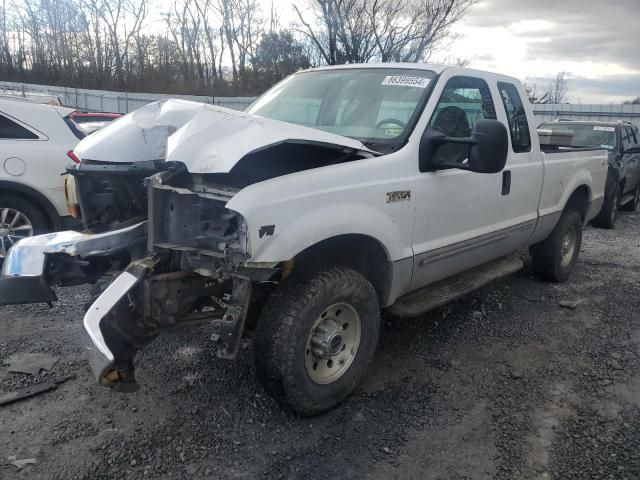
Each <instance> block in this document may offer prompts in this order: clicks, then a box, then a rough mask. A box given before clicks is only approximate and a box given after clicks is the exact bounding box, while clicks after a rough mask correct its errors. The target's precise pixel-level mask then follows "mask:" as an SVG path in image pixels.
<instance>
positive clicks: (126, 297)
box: [84, 170, 276, 391]
mask: <svg viewBox="0 0 640 480" xmlns="http://www.w3.org/2000/svg"><path fill="white" fill-rule="evenodd" d="M200 180H202V177H200V176H198V175H188V174H187V172H186V171H184V170H178V171H173V172H168V171H167V172H161V173H158V174H155V175H153V176H152V177H150V178H149V179H148V180H147V198H148V215H149V221H148V224H147V226H148V228H147V233H148V237H147V248H146V250H147V252H148V255H147V256H146V257H144V258H140V259H138V260H135V261H133V262H132V263H131V264H129V266H128V267H127V268H126V269H125V270H124V272H122V273H121V274H119V275H118V276H117V277H116V278H115V279H114V281H113V282H112V283H110V285H109V286H108V287H107V288H106V289H105V290H104V292H103V293H102V294H101V295H100V296H99V297H98V299H97V300H96V301H95V302H94V303H93V304H92V305H91V307H90V308H89V310H88V311H87V313H86V315H85V318H84V330H85V338H86V339H87V340H88V342H87V344H86V347H87V351H88V353H89V359H90V364H91V367H92V370H93V372H94V374H95V375H96V379H97V381H98V382H99V383H101V384H102V385H105V386H109V387H111V388H114V389H116V390H119V391H131V390H134V389H136V388H137V384H136V381H135V375H134V368H133V360H134V357H135V354H136V352H137V351H138V350H140V349H141V348H143V347H144V346H146V345H147V344H148V343H149V342H151V341H152V340H153V339H154V338H156V336H157V335H158V334H159V332H160V331H161V330H162V329H163V328H166V327H171V326H175V325H178V324H185V323H189V322H196V321H197V322H202V321H206V322H209V324H210V325H211V328H212V332H211V336H212V339H213V340H215V341H216V343H217V347H218V352H217V353H218V356H219V357H221V358H226V359H233V358H235V356H236V354H237V352H238V349H239V344H240V340H241V337H242V333H243V331H244V327H245V321H246V317H247V312H248V310H249V304H250V301H251V299H252V293H253V289H252V284H253V282H254V281H259V280H268V279H269V278H271V277H272V276H273V275H274V274H275V273H276V270H275V269H271V268H266V269H264V268H261V269H251V268H247V267H246V266H245V263H246V260H247V259H248V258H249V245H248V240H247V235H246V224H245V221H244V219H243V218H242V216H241V215H239V214H238V213H236V212H233V211H231V210H228V209H226V207H225V205H226V203H227V202H228V201H229V200H230V199H231V198H232V197H233V195H234V194H235V193H236V190H234V189H232V188H229V187H225V186H218V185H211V184H205V183H198V182H199V181H200Z"/></svg>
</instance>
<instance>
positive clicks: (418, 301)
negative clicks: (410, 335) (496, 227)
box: [389, 256, 524, 317]
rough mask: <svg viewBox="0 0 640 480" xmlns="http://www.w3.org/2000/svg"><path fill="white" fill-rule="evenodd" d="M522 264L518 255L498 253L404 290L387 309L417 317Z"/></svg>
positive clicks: (520, 268) (394, 312) (508, 272)
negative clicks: (469, 267) (467, 267)
mask: <svg viewBox="0 0 640 480" xmlns="http://www.w3.org/2000/svg"><path fill="white" fill-rule="evenodd" d="M523 267H524V263H523V262H522V260H521V259H520V258H518V257H514V256H507V257H502V258H500V259H498V260H494V261H493V262H489V263H485V264H484V265H480V266H479V267H476V268H473V269H471V270H467V271H466V272H462V273H459V274H457V275H454V276H452V277H449V278H445V279H444V280H440V281H439V282H436V283H433V284H431V285H427V286H426V287H423V288H421V289H419V290H416V291H414V292H411V293H408V294H406V295H404V296H402V297H400V298H399V299H398V300H396V303H394V304H393V305H392V306H391V307H389V312H391V313H392V314H393V315H396V316H399V317H417V316H418V315H422V314H423V313H426V312H428V311H430V310H433V309H435V308H438V307H441V306H443V305H445V304H447V303H449V302H450V301H451V300H454V299H456V298H458V297H461V296H462V295H466V294H467V293H469V292H473V291H474V290H477V289H478V288H480V287H483V286H485V285H486V284H487V283H489V282H491V281H493V280H497V279H498V278H502V277H506V276H508V275H511V274H513V273H516V272H517V271H519V270H522V268H523Z"/></svg>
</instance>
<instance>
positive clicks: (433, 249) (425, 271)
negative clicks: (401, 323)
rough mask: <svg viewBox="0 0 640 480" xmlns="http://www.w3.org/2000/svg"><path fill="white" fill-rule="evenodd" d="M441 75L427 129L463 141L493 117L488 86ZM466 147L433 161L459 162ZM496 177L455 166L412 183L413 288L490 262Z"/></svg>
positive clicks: (450, 147) (449, 147) (444, 151)
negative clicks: (414, 201) (413, 217)
mask: <svg viewBox="0 0 640 480" xmlns="http://www.w3.org/2000/svg"><path fill="white" fill-rule="evenodd" d="M446 75H447V74H446V73H445V74H443V76H442V78H441V80H440V82H439V83H441V84H444V87H443V88H442V89H441V90H436V91H434V93H433V94H434V95H435V96H438V98H439V100H438V103H437V105H436V107H435V109H434V111H433V114H432V115H431V118H430V120H429V123H428V127H427V128H432V129H435V130H438V131H439V132H441V133H443V134H444V135H447V136H449V137H468V136H470V135H471V131H472V129H473V125H474V123H475V122H476V121H478V120H481V119H496V106H495V102H494V99H493V97H492V94H491V90H490V88H489V85H488V84H487V82H486V81H485V80H484V79H482V78H478V77H473V76H455V75H454V76H452V77H450V78H448V79H447V78H446ZM467 157H468V147H467V146H464V145H454V144H446V145H444V146H442V147H441V148H440V149H439V150H438V151H437V153H436V159H435V161H438V162H439V161H441V162H442V163H453V162H459V163H463V162H465V161H466V159H467ZM501 181H502V175H501V174H480V173H473V172H469V171H464V170H458V169H455V168H452V169H445V170H437V171H434V172H422V173H420V175H419V177H418V178H417V180H416V182H415V189H416V192H415V193H416V218H415V224H414V238H413V244H414V253H415V261H414V274H413V280H412V283H411V287H412V289H415V288H419V287H421V286H424V285H427V284H429V283H432V282H434V281H437V280H440V279H442V278H445V277H448V276H451V275H454V274H456V273H459V272H461V271H464V270H466V269H468V268H471V267H474V266H477V265H480V264H482V263H484V262H487V261H489V260H491V259H492V258H495V255H494V250H495V242H496V235H495V226H494V222H495V213H496V205H497V202H498V199H499V197H500V192H501Z"/></svg>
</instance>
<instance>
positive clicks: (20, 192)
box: [0, 181, 60, 231]
mask: <svg viewBox="0 0 640 480" xmlns="http://www.w3.org/2000/svg"><path fill="white" fill-rule="evenodd" d="M0 194H9V195H14V196H16V197H19V198H23V199H25V200H28V201H30V202H31V203H33V204H34V205H35V206H36V207H37V208H38V209H39V210H40V211H41V212H42V214H43V215H44V217H45V218H46V220H47V224H48V225H47V226H48V227H49V229H51V230H52V231H53V230H58V228H59V227H60V219H59V217H58V212H57V211H56V209H55V207H54V206H53V205H52V204H51V202H50V201H49V200H48V199H47V198H46V197H45V196H44V195H42V194H41V193H39V192H37V191H36V190H33V189H32V188H30V187H25V186H23V185H18V184H15V183H12V182H3V181H0Z"/></svg>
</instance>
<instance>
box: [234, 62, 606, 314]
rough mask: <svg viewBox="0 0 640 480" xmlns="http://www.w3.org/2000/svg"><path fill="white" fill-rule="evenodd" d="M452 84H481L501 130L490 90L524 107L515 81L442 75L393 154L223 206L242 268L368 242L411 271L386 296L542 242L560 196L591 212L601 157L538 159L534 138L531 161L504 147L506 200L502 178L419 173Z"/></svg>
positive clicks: (290, 180)
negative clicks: (427, 138) (235, 218)
mask: <svg viewBox="0 0 640 480" xmlns="http://www.w3.org/2000/svg"><path fill="white" fill-rule="evenodd" d="M370 68H375V67H370ZM457 75H465V76H473V75H477V76H478V77H479V78H482V79H484V80H486V81H487V83H488V84H489V85H490V88H491V91H492V94H493V96H494V102H495V104H496V107H497V114H498V119H499V120H500V121H502V122H503V123H506V122H507V119H506V115H505V113H504V109H503V108H501V104H499V103H498V101H499V98H500V97H499V93H498V92H497V86H496V85H497V82H498V81H505V82H509V83H512V84H514V85H516V86H517V87H518V89H519V92H520V94H521V96H522V98H525V99H526V96H525V94H524V92H523V90H522V87H521V86H520V83H519V82H518V81H517V80H515V79H512V78H509V77H504V76H502V75H496V74H491V73H487V72H476V71H473V70H469V69H457V68H451V69H447V70H445V71H444V72H443V74H442V75H441V78H440V80H439V81H438V86H437V87H436V89H435V91H434V92H433V94H432V95H431V98H430V100H429V101H428V103H427V105H426V106H425V109H424V112H423V115H422V117H421V118H420V120H419V122H418V124H417V125H416V127H415V129H414V132H413V134H412V135H411V137H410V138H409V141H408V143H407V145H405V146H404V147H403V148H402V149H401V150H399V151H397V152H394V153H391V154H388V155H384V156H382V157H379V158H369V159H363V160H359V161H355V162H350V163H346V164H342V165H333V166H329V167H323V168H319V169H314V170H309V171H304V172H299V173H295V174H292V175H287V176H285V177H278V178H274V179H271V180H267V181H265V182H261V183H258V184H254V185H251V186H249V187H247V188H245V189H243V190H241V191H240V192H239V193H238V194H237V195H236V196H235V197H234V198H233V199H232V200H231V201H230V202H229V203H228V205H227V207H228V208H230V209H232V210H234V211H237V212H239V213H240V214H242V215H243V216H244V218H245V219H246V221H247V224H248V232H249V240H250V245H251V261H252V262H258V263H259V262H268V263H274V262H281V261H285V260H288V259H290V258H293V257H294V256H295V255H297V254H298V253H300V252H301V251H303V250H304V249H306V248H308V247H310V246H312V245H314V244H315V243H317V242H318V241H321V240H324V239H327V238H330V237H333V236H336V235H342V234H349V233H356V234H362V235H368V236H370V237H372V238H374V239H377V240H378V241H379V242H380V243H381V244H382V245H383V246H384V248H385V250H386V251H387V253H388V255H389V259H390V260H391V261H392V262H400V261H403V260H404V261H410V262H411V263H413V275H412V278H410V279H409V280H407V279H402V280H398V279H395V278H394V281H396V280H398V283H399V284H400V285H402V287H401V288H394V292H395V293H397V294H398V295H399V294H402V293H406V292H407V291H409V290H411V289H413V288H418V287H420V286H422V285H425V284H428V283H431V282H433V281H437V280H439V279H441V278H445V277H447V276H450V275H453V274H455V273H458V272H461V271H464V270H466V269H468V268H472V267H474V266H476V265H479V264H482V263H484V262H487V261H490V260H492V259H494V258H497V257H500V256H502V255H505V254H507V253H511V252H512V251H514V250H517V249H518V248H522V247H524V246H526V245H529V244H531V243H533V240H535V241H539V240H541V239H544V238H546V236H548V234H549V233H550V232H551V230H552V229H553V227H554V226H555V223H556V221H557V219H558V218H559V215H560V213H561V212H562V210H563V209H564V207H565V205H566V202H567V201H568V199H569V196H570V195H571V194H572V193H573V192H574V191H575V189H576V188H578V187H579V186H581V185H583V186H585V187H586V188H587V189H588V190H589V195H590V198H589V201H590V204H591V207H590V209H589V212H588V216H587V218H586V219H585V220H586V221H588V220H590V219H591V218H593V217H594V216H595V214H596V213H597V211H598V210H599V208H600V205H601V203H602V200H603V198H604V180H605V178H606V171H607V170H606V168H607V167H606V165H607V154H606V153H605V152H604V151H589V152H583V151H580V152H562V153H557V154H550V155H549V154H544V153H542V152H540V147H539V143H538V139H537V136H536V135H535V130H533V129H532V130H531V132H532V133H531V142H532V148H531V151H530V152H528V153H525V154H514V152H513V150H512V149H511V147H510V152H509V159H508V161H507V166H506V167H505V169H508V170H511V171H512V186H511V194H510V195H508V196H502V195H501V181H502V180H501V178H502V173H498V174H478V173H472V172H468V171H464V170H457V169H450V170H440V171H436V172H420V171H419V169H418V152H419V143H420V138H421V136H422V132H423V131H424V129H425V128H426V126H427V123H428V122H429V119H430V117H431V112H433V109H434V107H435V105H436V104H437V102H438V99H439V97H440V93H441V92H442V90H443V88H444V86H445V84H446V80H447V79H448V78H452V77H455V76H457ZM526 108H527V118H528V120H529V125H531V126H532V127H533V126H534V125H535V123H534V122H535V120H534V117H533V113H532V110H531V108H530V106H529V105H526ZM394 191H411V197H410V199H408V200H406V201H401V202H397V203H387V202H386V199H387V195H386V194H387V193H388V192H394ZM547 216H548V217H549V218H548V219H546V221H543V220H542V219H544V217H547ZM539 219H541V220H540V221H539ZM261 225H275V233H274V235H273V236H264V237H262V238H260V237H259V235H258V231H259V227H260V226H261ZM456 246H459V247H460V248H456ZM441 249H443V250H445V251H443V252H441V251H440V250H441ZM414 258H415V260H414ZM434 259H435V260H434ZM393 300H395V298H390V299H389V302H390V303H392V302H393Z"/></svg>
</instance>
